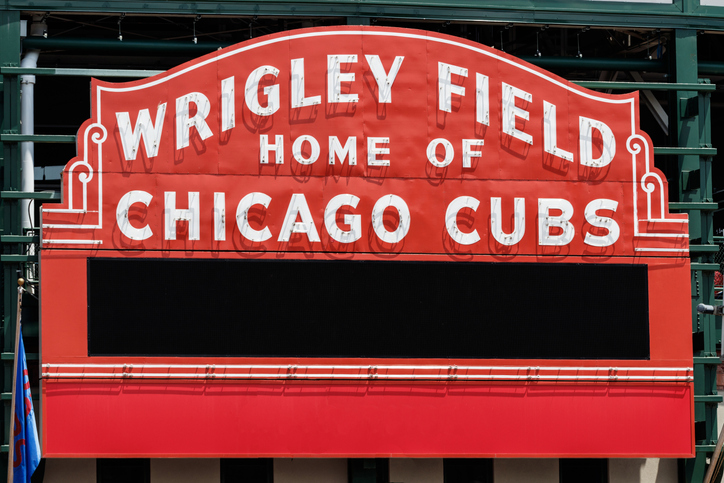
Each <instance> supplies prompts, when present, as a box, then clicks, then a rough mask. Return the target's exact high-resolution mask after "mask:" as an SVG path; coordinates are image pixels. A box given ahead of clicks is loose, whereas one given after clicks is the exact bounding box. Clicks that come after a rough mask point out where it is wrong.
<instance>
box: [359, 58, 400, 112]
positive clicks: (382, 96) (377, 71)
mask: <svg viewBox="0 0 724 483" xmlns="http://www.w3.org/2000/svg"><path fill="white" fill-rule="evenodd" d="M365 58H366V59H367V63H368V64H369V66H370V70H372V75H374V76H375V81H377V98H378V99H379V102H380V104H385V103H387V104H389V103H391V102H392V84H393V83H394V82H395V78H396V77H397V73H398V72H399V71H400V66H401V65H402V61H403V60H405V58H404V57H403V56H401V55H398V56H397V57H395V61H394V62H393V63H392V67H390V73H389V74H386V73H385V68H384V67H382V61H381V60H380V56H379V55H365Z"/></svg>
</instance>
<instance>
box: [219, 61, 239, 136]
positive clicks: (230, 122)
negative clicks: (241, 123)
mask: <svg viewBox="0 0 724 483" xmlns="http://www.w3.org/2000/svg"><path fill="white" fill-rule="evenodd" d="M235 106H236V100H235V99H234V76H233V75H232V76H231V77H228V78H226V79H224V80H222V81H221V131H222V132H223V131H228V130H229V129H231V128H232V127H234V126H235V125H236V122H235V121H234V111H235V109H236V107H235Z"/></svg>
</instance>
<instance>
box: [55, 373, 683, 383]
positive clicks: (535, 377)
mask: <svg viewBox="0 0 724 483" xmlns="http://www.w3.org/2000/svg"><path fill="white" fill-rule="evenodd" d="M42 378H43V379H55V378H64V379H84V378H94V379H95V378H101V379H119V378H121V379H124V378H125V379H139V378H140V379H168V378H177V379H179V378H183V379H396V380H406V379H425V380H503V381H562V380H565V381H687V382H690V381H693V380H694V377H693V376H690V375H689V376H676V375H670V376H618V375H607V376H596V375H593V374H589V375H579V376H565V375H555V374H509V375H506V374H439V375H435V374H377V373H370V374H339V373H328V374H315V373H312V374H305V373H301V374H299V373H271V374H262V373H259V374H253V373H248V374H215V373H205V374H195V373H190V374H183V373H130V372H124V373H120V374H119V373H105V372H89V373H63V372H58V373H48V372H44V373H43V374H42Z"/></svg>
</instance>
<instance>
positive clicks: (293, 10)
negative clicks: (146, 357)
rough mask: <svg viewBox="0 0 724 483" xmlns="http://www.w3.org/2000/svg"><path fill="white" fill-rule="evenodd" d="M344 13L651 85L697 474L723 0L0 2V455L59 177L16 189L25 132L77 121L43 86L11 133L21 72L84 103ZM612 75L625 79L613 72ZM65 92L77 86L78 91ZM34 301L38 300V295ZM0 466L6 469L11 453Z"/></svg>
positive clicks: (594, 79) (715, 327) (37, 138)
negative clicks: (43, 226) (99, 85)
mask: <svg viewBox="0 0 724 483" xmlns="http://www.w3.org/2000/svg"><path fill="white" fill-rule="evenodd" d="M709 4H711V5H709ZM717 4H719V5H722V6H717ZM33 17H35V20H36V21H38V22H47V24H48V25H49V28H48V32H47V35H40V36H35V37H27V38H25V39H23V35H24V34H25V33H24V31H25V30H26V29H25V28H24V26H25V25H29V24H30V23H31V21H32V20H33ZM339 24H358V25H359V24H362V25H367V24H379V25H395V26H410V27H415V28H423V29H429V30H437V31H442V32H446V33H450V34H452V35H459V36H465V37H467V38H469V39H471V40H476V41H479V42H484V43H487V44H488V45H491V44H492V45H493V46H494V47H496V48H502V49H503V50H506V51H509V52H512V53H513V54H514V55H517V56H519V57H522V58H524V59H526V60H528V61H530V62H533V63H535V64H538V65H540V66H541V67H543V68H546V69H549V70H552V71H554V72H556V73H559V74H561V75H563V76H565V77H567V78H569V79H571V80H574V81H577V82H578V83H579V84H580V85H582V86H585V87H589V88H592V89H600V90H604V91H611V90H616V91H630V90H642V91H646V92H648V93H649V94H650V97H649V96H648V95H647V98H648V99H649V101H648V102H649V104H650V105H651V106H652V108H651V112H652V113H654V112H658V118H657V119H654V118H655V117H656V116H653V117H651V116H649V117H647V119H646V120H644V119H642V123H643V122H644V121H645V122H647V123H648V126H643V128H644V130H646V131H647V132H649V134H651V135H652V139H653V140H654V143H655V144H656V148H655V154H656V155H657V156H656V164H657V167H659V168H660V169H662V170H663V171H664V173H665V174H666V176H667V179H668V182H669V195H670V200H669V201H670V204H669V207H670V209H672V210H676V211H680V212H686V213H688V214H689V217H690V223H689V226H690V243H691V268H692V271H691V301H692V311H691V314H692V315H691V316H692V334H693V348H694V354H693V355H694V383H695V420H696V439H697V446H696V447H697V453H696V458H693V459H690V460H681V462H680V474H679V481H682V482H701V481H703V479H704V474H705V472H706V468H707V458H708V457H709V456H710V455H711V454H712V452H713V451H714V446H715V444H716V441H717V437H718V434H717V420H716V409H717V405H718V404H719V402H720V401H722V397H721V396H719V395H718V394H717V383H716V369H717V366H718V365H719V364H720V363H721V360H720V357H719V355H718V350H720V346H721V343H720V340H721V319H715V318H714V317H713V316H711V315H701V314H698V313H697V311H696V306H697V305H698V304H699V303H706V304H714V303H716V302H715V296H714V278H715V277H714V273H715V271H716V270H718V269H719V265H718V264H717V263H715V257H716V255H717V252H718V251H719V245H718V243H717V242H719V243H720V242H721V241H720V240H717V242H715V239H714V235H715V226H716V225H715V213H716V211H717V210H718V208H719V204H718V203H717V202H716V201H717V200H715V190H714V187H715V186H717V187H718V188H720V189H721V188H724V182H722V181H724V175H722V174H720V175H717V173H716V168H715V167H714V165H713V162H714V159H715V157H716V153H717V149H716V148H717V147H718V146H717V145H716V144H717V142H716V140H717V139H718V138H717V137H716V136H714V137H713V136H712V126H714V130H716V126H717V125H720V122H721V121H719V120H718V117H717V116H719V115H721V114H724V102H722V100H718V98H717V85H716V84H717V82H721V83H722V85H724V57H722V56H720V57H719V58H717V55H716V54H717V53H719V52H721V48H722V47H724V45H721V44H722V43H724V2H718V1H709V2H706V1H705V0H672V1H670V2H668V3H663V1H662V3H658V2H657V3H636V2H626V1H623V2H621V1H619V2H613V1H612V2H608V1H596V2H593V1H566V0H561V1H558V0H509V1H507V2H500V1H492V0H457V1H450V2H442V1H432V0H391V1H389V2H375V1H364V0H363V1H360V0H354V1H353V0H318V1H307V0H296V1H294V0H288V1H273V0H269V1H263V2H262V1H256V2H254V1H244V0H225V1H204V0H201V1H197V2H187V1H182V0H143V1H137V0H124V1H122V2H121V1H118V0H105V1H99V0H33V1H28V0H25V1H24V0H0V166H1V169H0V184H1V185H2V187H1V188H0V247H1V248H0V262H2V278H0V284H1V286H2V298H0V303H1V304H2V305H1V306H0V313H1V314H2V322H1V329H2V330H1V331H0V345H2V354H1V358H0V359H1V360H2V364H3V370H2V371H1V372H0V376H1V377H2V379H1V380H0V385H1V386H2V400H3V401H4V402H5V405H4V409H5V411H4V417H3V418H0V433H1V434H2V435H3V436H2V438H3V443H4V444H3V446H2V451H3V452H4V453H7V451H8V446H7V443H8V431H7V428H8V422H9V420H10V391H11V384H12V362H13V356H14V355H13V341H14V331H15V325H16V324H15V323H16V320H15V319H16V313H15V307H16V301H15V297H16V289H15V288H16V283H17V279H18V278H19V276H21V275H22V276H24V277H26V278H27V277H28V275H27V274H28V273H30V274H31V276H30V280H29V282H30V285H31V286H36V287H37V284H36V282H37V279H36V275H37V270H36V268H35V265H36V264H37V255H36V254H35V251H34V250H33V246H37V244H38V230H37V229H35V230H31V231H30V232H29V233H26V232H25V231H27V230H23V229H22V226H21V201H22V200H23V199H28V198H32V199H35V200H45V201H46V202H52V201H54V200H58V199H59V191H58V190H59V183H58V182H57V181H54V182H50V183H46V185H42V184H41V185H39V187H38V189H37V192H34V193H28V192H22V191H21V162H20V143H22V142H28V141H30V142H34V143H39V144H38V146H37V147H36V148H37V154H38V155H37V157H36V158H37V160H36V165H38V166H40V167H45V168H47V167H49V166H61V165H62V164H64V163H65V162H66V161H67V160H68V159H70V157H71V156H72V155H73V147H74V146H73V144H74V143H75V136H74V135H73V134H72V133H73V132H74V130H69V129H66V130H65V131H63V129H61V128H58V129H56V128H55V127H54V123H52V122H47V119H49V118H50V116H51V114H50V111H51V109H50V108H49V107H47V106H46V107H45V108H43V107H42V106H41V104H40V103H41V102H42V96H41V99H40V100H39V101H38V102H39V104H38V107H36V111H37V112H38V115H36V118H40V119H41V121H42V120H43V119H45V120H46V121H43V122H39V123H38V128H37V131H40V134H35V135H23V134H21V125H20V121H21V120H20V83H21V77H20V76H21V75H23V74H33V75H36V76H38V79H42V80H39V81H38V83H39V84H40V83H41V82H42V83H43V85H46V86H59V87H58V90H63V89H70V90H69V91H68V92H70V93H73V92H78V93H79V94H78V95H79V96H81V97H83V96H85V98H87V97H88V94H87V92H88V90H87V85H88V84H87V79H88V77H90V76H95V77H103V78H112V77H118V78H141V77H148V76H151V75H154V74H156V73H158V72H160V71H162V70H165V69H166V68H168V67H170V66H172V65H174V63H178V62H181V61H184V60H188V59H191V58H194V57H197V56H199V55H201V54H204V53H207V52H210V51H213V50H215V49H217V48H218V47H220V46H225V45H229V44H231V43H235V42H239V41H241V40H245V39H247V38H249V37H252V36H258V35H261V34H264V33H269V32H273V31H279V30H284V29H289V28H297V27H301V26H316V25H339ZM197 25H198V28H199V41H198V42H196V41H193V42H192V41H191V37H192V35H191V29H192V27H193V29H194V33H193V36H194V37H195V36H196V28H197ZM55 26H57V30H54V29H55V28H56V27H55ZM202 26H203V30H204V32H203V33H201V30H202ZM28 30H29V29H28ZM121 36H122V41H121V40H120V39H119V38H118V37H121ZM46 37H47V38H46ZM591 37H593V41H590V40H589V41H588V43H587V42H586V38H591ZM541 39H543V40H544V42H543V44H542V45H541V44H539V41H540V40H541ZM632 39H633V40H632ZM601 40H604V41H606V42H608V44H609V45H611V46H613V47H611V48H610V49H609V50H608V51H606V50H605V49H601V48H599V47H592V46H591V45H592V44H595V43H600V42H601ZM581 41H583V44H582V43H581ZM28 49H38V50H40V51H41V54H40V64H39V65H40V66H39V67H37V68H27V67H20V60H21V56H22V53H23V52H24V51H26V50H28ZM542 50H543V51H544V52H543V54H542V55H541V54H540V52H541V51H542ZM590 52H593V55H590ZM159 59H160V60H159ZM614 72H619V73H623V74H622V75H621V76H620V77H617V74H614ZM641 73H644V74H645V75H642V74H641ZM78 86H80V87H78ZM75 88H78V90H77V91H73V89H75ZM83 89H85V94H83ZM51 90H55V87H51ZM63 97H64V98H66V101H58V102H61V107H60V108H58V109H60V110H61V112H60V113H59V112H56V113H55V114H54V115H55V116H56V118H61V117H63V118H64V119H65V120H66V122H67V124H68V126H71V125H75V128H77V127H78V126H79V125H80V123H81V122H82V121H83V120H85V118H86V117H88V116H87V112H88V111H87V110H86V111H85V112H83V111H82V109H81V110H80V111H79V112H75V111H73V109H74V108H73V107H69V108H68V112H67V113H66V112H62V109H65V106H66V104H67V98H68V97H72V96H70V95H69V94H65V95H63ZM642 97H643V96H642ZM63 102H66V104H64V103H63ZM84 102H85V99H84ZM717 104H721V105H717ZM43 109H45V110H43ZM53 109H56V108H53ZM642 113H643V109H642ZM662 113H663V115H662ZM642 115H643V114H642ZM662 119H663V120H662ZM657 121H658V123H659V125H663V126H664V127H665V128H666V129H663V131H664V132H658V133H652V132H651V131H652V130H658V129H659V127H658V126H657ZM55 124H62V123H61V122H60V121H57V122H56V123H55ZM43 126H46V127H45V128H43ZM651 126H653V128H652V127H651ZM666 131H667V132H666ZM66 154H68V155H66ZM716 180H722V181H719V182H717V181H716ZM53 183H55V184H53ZM36 224H37V222H36ZM723 226H724V225H723ZM717 234H721V233H717ZM36 295H37V294H36ZM28 300H29V304H30V305H32V303H33V302H32V299H28ZM24 317H25V320H24V328H23V331H24V334H25V336H26V337H27V338H28V339H29V340H30V341H31V342H30V343H29V344H28V346H29V351H30V354H29V359H30V360H31V361H32V360H35V361H37V359H38V355H37V342H34V340H37V337H38V332H39V331H38V321H37V320H33V317H32V315H28V316H24ZM35 369H36V370H37V363H36V365H35ZM32 371H33V367H32V366H31V372H32ZM31 377H32V376H31ZM37 378H38V375H37V373H36V374H35V375H34V377H33V379H34V380H35V381H36V383H35V386H34V387H32V390H33V392H34V395H35V396H37V394H38V393H39V388H38V385H37V380H38V379H37ZM36 404H37V401H36ZM41 410H42V408H41ZM662 424H665V422H662ZM592 436H593V435H592ZM0 461H2V465H3V468H0V475H3V476H2V478H4V475H5V474H6V473H7V471H6V466H5V465H6V464H7V461H6V459H3V458H0ZM360 471H362V472H364V471H368V469H365V468H361V469H360ZM360 478H364V475H362V474H360ZM360 481H361V480H360Z"/></svg>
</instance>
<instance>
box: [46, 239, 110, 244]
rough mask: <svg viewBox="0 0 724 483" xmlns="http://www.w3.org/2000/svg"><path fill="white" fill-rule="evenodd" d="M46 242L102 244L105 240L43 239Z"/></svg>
mask: <svg viewBox="0 0 724 483" xmlns="http://www.w3.org/2000/svg"><path fill="white" fill-rule="evenodd" d="M45 243H65V244H67V245H102V244H103V240H45V239H44V240H43V244H45Z"/></svg>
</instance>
